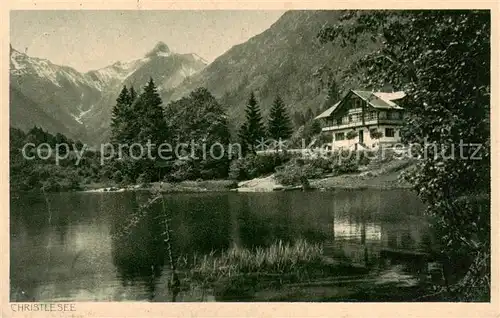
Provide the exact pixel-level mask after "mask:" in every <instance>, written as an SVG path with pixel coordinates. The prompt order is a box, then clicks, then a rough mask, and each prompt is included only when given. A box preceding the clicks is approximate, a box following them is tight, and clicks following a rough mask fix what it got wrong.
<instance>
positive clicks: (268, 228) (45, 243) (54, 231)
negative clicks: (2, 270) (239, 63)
mask: <svg viewBox="0 0 500 318" xmlns="http://www.w3.org/2000/svg"><path fill="white" fill-rule="evenodd" d="M147 198H148V194H146V193H141V192H121V193H78V192H75V193H54V194H47V195H46V196H43V195H42V194H27V193H13V194H12V195H11V204H10V210H11V212H10V233H11V241H10V258H11V260H10V262H11V264H10V279H11V300H12V301H16V300H19V301H167V300H168V298H167V297H166V295H165V294H166V291H165V290H166V288H167V287H166V286H165V285H166V280H167V278H166V276H167V275H166V273H168V268H169V267H168V262H167V258H166V255H164V252H163V248H162V246H163V245H162V244H163V243H162V240H161V239H160V236H161V233H162V232H163V231H164V228H163V226H162V224H161V222H159V219H158V216H159V213H160V210H161V209H160V207H159V206H157V207H155V208H154V209H153V211H151V213H148V214H146V215H145V216H143V217H141V218H140V219H138V220H136V221H135V222H134V221H131V220H133V219H134V216H135V215H136V214H137V210H138V207H139V205H140V204H142V203H144V202H146V200H147ZM165 198H166V202H167V210H168V211H169V213H170V214H171V216H172V219H171V225H172V229H173V238H172V241H173V246H174V249H175V254H176V255H188V256H189V255H193V254H199V255H204V254H208V253H210V252H212V251H214V252H217V251H221V250H225V249H228V248H229V247H231V246H233V245H236V246H243V247H255V246H268V245H270V244H272V243H273V242H275V241H276V240H283V241H286V242H293V241H294V240H296V239H299V238H304V239H306V240H308V241H310V242H321V243H322V244H323V245H324V250H325V253H327V254H331V255H332V256H334V257H336V258H342V259H347V260H349V261H350V262H352V263H353V264H360V265H361V266H368V267H374V266H380V264H381V263H384V262H388V263H389V265H388V266H390V264H391V262H392V264H395V262H396V263H397V261H394V260H390V259H389V260H385V259H382V258H384V256H383V253H381V251H383V250H389V251H390V250H398V251H400V250H404V251H423V252H426V251H429V250H430V248H431V246H432V236H431V234H430V230H429V226H428V223H427V222H426V219H425V217H424V215H423V211H424V209H425V206H424V205H423V203H422V202H421V201H420V200H419V199H418V198H417V197H416V195H415V194H414V193H412V192H410V191H408V190H403V189H400V190H376V189H369V190H336V191H331V192H320V191H311V192H302V191H291V192H272V193H235V192H223V193H222V192H213V193H182V194H166V195H165ZM127 226H128V227H127ZM381 255H382V256H381ZM408 268H409V267H408ZM404 271H406V272H408V273H409V275H413V274H414V273H411V270H410V269H407V267H404ZM181 300H184V301H193V300H196V297H195V296H191V297H188V296H185V297H184V298H182V297H181ZM204 300H213V298H210V297H209V298H204Z"/></svg>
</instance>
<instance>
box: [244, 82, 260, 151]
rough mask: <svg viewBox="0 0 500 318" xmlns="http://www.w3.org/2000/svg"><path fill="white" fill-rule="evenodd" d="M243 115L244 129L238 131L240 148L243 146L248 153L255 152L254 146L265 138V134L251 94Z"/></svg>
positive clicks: (257, 106) (257, 107) (258, 111)
mask: <svg viewBox="0 0 500 318" xmlns="http://www.w3.org/2000/svg"><path fill="white" fill-rule="evenodd" d="M245 113H246V123H245V124H244V126H243V127H244V129H243V127H242V129H241V130H240V134H239V135H240V139H241V142H242V146H243V144H245V145H246V146H247V147H248V149H249V150H250V151H252V152H255V150H256V149H255V145H256V144H257V143H258V142H259V141H261V140H262V138H264V137H265V136H266V132H265V128H264V124H263V123H262V116H261V114H260V108H259V105H258V104H257V100H256V99H255V95H254V93H253V92H251V93H250V98H249V100H248V104H247V107H246V109H245ZM242 149H243V147H242Z"/></svg>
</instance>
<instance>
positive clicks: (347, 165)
mask: <svg viewBox="0 0 500 318" xmlns="http://www.w3.org/2000/svg"><path fill="white" fill-rule="evenodd" d="M333 171H334V172H335V174H337V175H339V174H346V173H353V172H358V171H359V165H358V163H357V160H356V158H355V157H354V158H353V156H351V157H349V158H345V159H340V160H338V161H337V163H335V164H334V166H333Z"/></svg>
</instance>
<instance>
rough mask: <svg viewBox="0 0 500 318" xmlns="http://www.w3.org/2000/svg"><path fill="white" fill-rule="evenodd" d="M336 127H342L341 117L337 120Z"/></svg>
mask: <svg viewBox="0 0 500 318" xmlns="http://www.w3.org/2000/svg"><path fill="white" fill-rule="evenodd" d="M337 125H342V117H340V118H337Z"/></svg>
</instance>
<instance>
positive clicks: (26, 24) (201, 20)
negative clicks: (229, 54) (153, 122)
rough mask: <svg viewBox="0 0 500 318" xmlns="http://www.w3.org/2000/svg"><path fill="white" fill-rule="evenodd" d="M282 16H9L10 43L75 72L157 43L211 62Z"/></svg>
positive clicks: (259, 13) (266, 13)
mask: <svg viewBox="0 0 500 318" xmlns="http://www.w3.org/2000/svg"><path fill="white" fill-rule="evenodd" d="M283 13H284V11H272V10H267V11H243V10H241V11H211V10H208V11H200V10H199V11H146V10H141V11H139V10H136V11H87V10H73V11H69V10H67V11H66V10H65V11H62V10H61V11H46V10H43V11H42V10H39V11H33V10H30V11H11V14H10V43H11V45H12V46H13V47H14V49H17V50H18V51H20V52H25V51H26V53H27V54H28V55H29V56H34V57H39V58H46V59H49V60H50V61H51V62H52V63H55V64H60V65H67V66H71V67H73V68H75V69H76V70H78V71H80V72H85V71H88V70H94V69H98V68H102V67H105V66H107V65H110V64H113V63H114V62H116V61H129V60H133V59H137V58H140V57H142V56H144V55H145V54H146V53H147V52H148V51H150V50H151V49H152V48H153V47H154V46H155V44H156V43H158V42H159V41H163V42H164V43H166V44H167V45H168V47H169V48H170V50H171V51H173V52H176V53H196V54H198V55H200V56H201V57H203V58H204V59H205V60H207V61H209V62H212V61H213V60H214V59H215V58H216V57H218V56H219V55H221V54H222V53H224V52H226V51H227V50H228V49H230V48H231V47H232V46H234V45H236V44H239V43H243V42H245V41H246V40H248V39H249V38H251V37H252V36H254V35H257V34H259V33H261V32H262V31H264V30H266V29H267V28H269V27H270V26H271V25H272V24H273V23H274V22H276V20H277V19H278V18H279V17H280V16H281V15H282V14H283Z"/></svg>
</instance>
